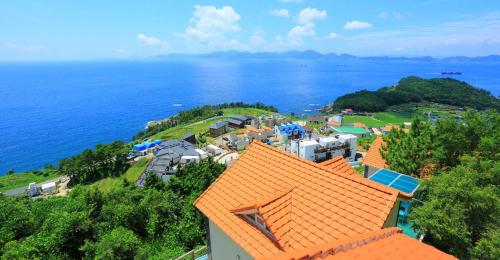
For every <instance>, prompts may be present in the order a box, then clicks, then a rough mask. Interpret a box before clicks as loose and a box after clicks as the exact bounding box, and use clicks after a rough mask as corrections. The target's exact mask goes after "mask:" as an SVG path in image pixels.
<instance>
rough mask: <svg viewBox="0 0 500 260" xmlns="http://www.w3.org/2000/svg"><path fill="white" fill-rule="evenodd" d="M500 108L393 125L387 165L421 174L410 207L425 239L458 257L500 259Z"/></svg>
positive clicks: (386, 150)
mask: <svg viewBox="0 0 500 260" xmlns="http://www.w3.org/2000/svg"><path fill="white" fill-rule="evenodd" d="M498 129H500V114H498V113H496V111H488V112H483V113H479V112H476V111H472V110H471V111H467V112H466V113H465V114H464V118H463V120H461V121H456V120H453V119H443V120H440V121H438V123H437V125H436V126H432V125H431V124H429V123H425V122H424V121H422V120H420V119H419V118H417V119H415V120H414V121H413V123H412V126H411V128H410V131H409V133H405V132H404V131H402V130H401V129H399V130H396V129H393V130H392V131H391V132H390V133H389V134H388V135H386V136H385V137H384V139H385V141H386V143H387V144H386V145H385V146H384V148H383V150H384V151H383V152H382V155H383V157H385V159H386V160H387V163H388V165H389V167H390V168H391V169H393V170H396V171H398V172H401V173H405V174H409V175H413V176H415V177H419V178H422V180H423V181H422V183H421V187H420V188H419V190H418V191H417V193H416V195H415V198H416V201H415V202H414V203H413V204H414V206H413V208H412V211H411V212H410V216H409V218H410V220H411V221H412V222H413V224H414V227H415V228H416V229H417V230H419V231H420V232H422V233H425V234H426V236H425V238H424V241H425V242H427V243H430V244H432V245H433V246H435V247H437V248H439V249H441V250H443V251H446V252H449V253H451V254H453V255H455V256H457V257H459V258H460V259H500V250H499V249H500V218H498V216H500V186H499V185H500V131H498Z"/></svg>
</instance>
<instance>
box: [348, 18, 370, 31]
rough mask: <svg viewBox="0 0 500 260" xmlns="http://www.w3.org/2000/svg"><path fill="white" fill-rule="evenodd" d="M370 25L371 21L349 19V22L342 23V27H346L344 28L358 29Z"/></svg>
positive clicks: (366, 27)
mask: <svg viewBox="0 0 500 260" xmlns="http://www.w3.org/2000/svg"><path fill="white" fill-rule="evenodd" d="M371 27H372V24H371V23H367V22H361V21H356V20H354V21H351V22H347V23H346V24H345V25H344V29H346V30H360V29H368V28H371Z"/></svg>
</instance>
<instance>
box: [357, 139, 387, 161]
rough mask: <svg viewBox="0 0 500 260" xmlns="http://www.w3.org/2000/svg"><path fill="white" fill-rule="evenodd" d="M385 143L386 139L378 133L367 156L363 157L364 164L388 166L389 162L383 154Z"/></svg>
mask: <svg viewBox="0 0 500 260" xmlns="http://www.w3.org/2000/svg"><path fill="white" fill-rule="evenodd" d="M383 145H385V142H384V140H383V139H382V137H381V136H378V135H377V137H376V138H375V141H373V143H372V145H371V146H370V149H368V152H366V155H365V158H363V164H365V165H368V166H373V167H376V168H387V163H386V161H385V159H384V158H382V154H381V152H382V149H381V148H382V146H383Z"/></svg>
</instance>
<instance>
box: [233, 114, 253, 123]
mask: <svg viewBox="0 0 500 260" xmlns="http://www.w3.org/2000/svg"><path fill="white" fill-rule="evenodd" d="M229 119H233V120H238V121H241V122H243V124H244V125H251V124H252V120H255V119H256V118H255V117H252V116H243V115H233V116H229Z"/></svg>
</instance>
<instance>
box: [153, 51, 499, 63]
mask: <svg viewBox="0 0 500 260" xmlns="http://www.w3.org/2000/svg"><path fill="white" fill-rule="evenodd" d="M153 58H154V59H200V58H202V59H303V60H318V59H321V60H341V61H350V60H368V61H425V62H443V61H444V62H500V55H489V56H484V57H466V56H453V57H446V58H435V57H430V56H422V57H389V56H371V57H361V56H354V55H350V54H336V53H325V54H323V53H319V52H317V51H314V50H306V51H285V52H246V51H219V52H210V53H203V54H178V53H172V54H167V55H158V56H155V57H153Z"/></svg>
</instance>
